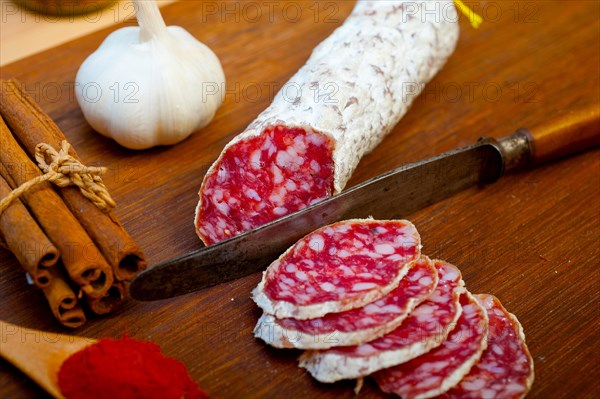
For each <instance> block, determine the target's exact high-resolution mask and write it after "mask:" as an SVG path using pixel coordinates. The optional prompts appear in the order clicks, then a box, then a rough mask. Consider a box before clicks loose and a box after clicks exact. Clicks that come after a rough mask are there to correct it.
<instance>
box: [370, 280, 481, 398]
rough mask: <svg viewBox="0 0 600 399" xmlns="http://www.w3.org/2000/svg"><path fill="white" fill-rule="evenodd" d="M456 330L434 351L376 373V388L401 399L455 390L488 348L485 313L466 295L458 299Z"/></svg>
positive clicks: (474, 300) (432, 395) (429, 396)
mask: <svg viewBox="0 0 600 399" xmlns="http://www.w3.org/2000/svg"><path fill="white" fill-rule="evenodd" d="M461 306H462V314H461V315H460V318H459V319H458V323H457V325H456V328H455V329H454V330H452V332H451V333H450V334H449V335H448V338H447V339H446V340H445V341H444V342H443V343H442V345H440V346H438V347H437V348H435V349H433V350H431V351H429V352H427V353H426V354H424V355H421V356H419V357H417V358H415V359H412V360H410V361H408V362H406V363H402V364H400V365H398V366H395V367H391V368H388V369H384V370H381V371H378V372H377V373H375V374H373V377H374V378H375V380H376V381H377V384H379V387H380V388H381V389H382V390H383V391H384V392H387V393H394V394H396V395H399V396H401V397H402V399H426V398H432V397H434V396H436V395H439V394H441V393H444V392H446V391H448V390H449V389H450V388H452V387H454V386H456V385H457V384H458V383H459V382H460V380H461V379H462V378H463V377H464V376H465V375H466V374H467V373H468V372H469V370H471V367H473V365H474V364H475V363H476V362H477V361H478V360H479V359H480V358H481V354H482V353H483V351H484V350H485V348H486V346H487V331H488V317H487V313H486V310H485V309H484V308H483V307H482V306H481V305H480V304H479V303H478V302H477V300H476V299H475V298H473V296H472V295H471V294H469V293H468V292H466V293H465V294H463V295H462V296H461Z"/></svg>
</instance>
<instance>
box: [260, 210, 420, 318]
mask: <svg viewBox="0 0 600 399" xmlns="http://www.w3.org/2000/svg"><path fill="white" fill-rule="evenodd" d="M420 247H421V245H420V237H419V234H418V233H417V230H416V228H415V226H414V225H413V224H412V223H410V222H408V221H405V220H397V221H376V220H371V219H364V220H348V221H343V222H338V223H334V224H332V225H329V226H325V227H323V228H321V229H319V230H316V231H314V232H313V233H311V234H309V235H307V236H305V237H304V238H302V239H301V240H300V241H298V242H297V243H296V244H294V245H293V246H292V247H291V248H290V249H288V250H287V251H286V252H285V253H284V254H283V255H282V256H281V257H280V258H279V259H277V260H276V261H275V262H273V263H272V264H271V265H270V266H269V267H268V268H267V270H266V271H265V272H264V273H263V278H262V281H261V282H260V284H259V285H258V286H257V287H256V289H255V290H254V291H253V298H254V301H255V302H256V304H257V305H258V306H259V307H261V308H262V309H263V310H264V311H265V313H268V314H272V315H274V316H275V317H277V318H286V317H292V318H295V319H299V320H304V319H314V318H317V317H322V316H325V315H326V314H328V313H334V312H343V311H346V310H350V309H354V308H358V307H362V306H364V305H366V304H368V303H371V302H373V301H376V300H378V299H380V298H382V297H383V296H385V295H386V294H388V293H389V292H391V291H392V290H394V289H395V288H396V287H397V286H398V284H399V283H400V280H401V279H402V277H404V275H405V274H406V273H407V271H408V269H409V268H410V266H411V265H410V263H411V262H414V261H416V260H417V259H418V258H419V256H420Z"/></svg>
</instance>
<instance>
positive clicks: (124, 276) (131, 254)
mask: <svg viewBox="0 0 600 399" xmlns="http://www.w3.org/2000/svg"><path fill="white" fill-rule="evenodd" d="M0 113H1V114H2V117H3V118H4V119H5V120H6V123H7V124H8V125H9V126H10V128H11V130H12V132H13V134H14V135H15V137H17V139H18V140H19V141H20V142H21V144H22V145H23V147H24V148H25V150H26V151H27V153H29V155H30V156H31V157H32V158H33V154H34V153H35V146H36V145H37V144H39V143H41V142H44V143H48V144H50V145H51V146H53V147H54V148H59V147H60V144H61V142H62V141H63V140H66V137H65V135H64V134H63V132H62V131H61V130H60V129H59V127H58V126H57V125H56V124H55V123H54V121H53V120H52V119H51V118H50V117H49V116H48V115H47V114H46V113H44V111H43V110H42V109H41V108H40V107H39V105H38V104H37V103H36V102H35V101H34V100H33V99H32V98H31V97H30V96H29V95H27V94H26V93H25V92H24V91H23V90H22V86H21V84H20V83H19V82H17V81H16V80H0ZM69 153H70V155H72V156H73V157H75V158H77V159H78V160H80V159H79V157H78V156H77V153H76V152H75V150H74V149H73V147H71V150H70V152H69ZM80 161H81V160H80ZM60 194H61V196H62V197H63V199H64V201H65V203H66V204H67V205H68V207H69V208H70V209H71V212H73V214H74V215H75V216H76V217H77V219H78V220H79V222H80V223H81V224H82V225H83V226H84V227H85V229H86V231H87V232H88V233H89V235H90V237H92V239H93V240H94V242H95V243H96V244H97V245H98V247H99V248H100V250H101V251H102V254H103V255H104V257H105V258H106V260H107V261H108V263H109V264H110V265H111V267H112V268H113V272H114V275H115V278H116V279H117V280H121V281H129V280H131V279H132V278H133V276H135V275H136V274H137V273H138V272H139V271H141V270H143V269H145V268H146V266H147V264H146V260H145V258H144V254H143V253H142V250H141V249H140V248H139V246H138V245H137V244H136V242H135V241H134V240H133V238H131V236H130V235H129V234H128V233H127V232H126V231H125V229H124V228H123V226H122V225H121V223H120V222H119V220H118V219H117V217H116V215H115V214H114V213H112V212H107V213H104V212H102V211H101V210H99V209H98V208H96V206H94V205H93V204H92V203H91V202H90V201H89V200H88V199H86V198H85V197H84V196H83V195H82V194H81V193H80V192H79V190H77V189H76V188H73V187H66V188H62V189H60Z"/></svg>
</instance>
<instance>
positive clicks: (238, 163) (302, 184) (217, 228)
mask: <svg viewBox="0 0 600 399" xmlns="http://www.w3.org/2000/svg"><path fill="white" fill-rule="evenodd" d="M333 147H334V144H333V141H332V140H331V139H330V138H329V137H328V136H326V135H324V134H321V133H318V132H315V131H313V130H312V129H304V128H300V127H286V126H271V127H267V128H266V129H265V130H264V131H263V132H262V133H261V134H260V135H258V136H255V137H251V138H247V139H244V140H239V141H237V142H234V143H232V144H231V145H229V146H228V147H227V148H226V149H225V150H224V152H223V153H222V154H221V156H220V157H219V159H218V161H217V162H216V163H215V164H214V165H213V166H212V168H211V170H209V172H208V173H207V174H206V177H205V180H204V182H203V184H202V187H201V189H200V193H199V196H200V202H199V203H198V208H197V210H196V231H197V233H198V235H199V237H200V238H201V239H202V241H204V243H205V244H207V245H211V244H215V243H217V242H219V241H222V240H225V239H228V238H231V237H234V236H236V235H238V234H241V233H243V232H244V231H247V230H251V229H253V228H256V227H259V226H262V225H264V224H267V223H269V222H271V221H273V220H275V219H279V218H281V217H283V216H285V215H288V214H290V213H293V212H296V211H298V210H300V209H303V208H305V207H306V206H308V205H311V204H313V203H315V202H318V201H320V200H323V199H325V198H327V197H329V196H331V195H332V194H333V158H332V152H333Z"/></svg>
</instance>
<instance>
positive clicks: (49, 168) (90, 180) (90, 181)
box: [0, 140, 116, 214]
mask: <svg viewBox="0 0 600 399" xmlns="http://www.w3.org/2000/svg"><path fill="white" fill-rule="evenodd" d="M70 147H71V145H70V144H69V143H68V142H67V141H66V140H63V141H62V143H61V148H60V151H56V150H55V149H54V148H52V146H50V145H48V144H46V143H40V144H38V145H37V146H35V159H36V161H37V162H38V166H39V167H40V169H41V170H42V171H43V172H44V174H43V175H41V176H38V177H35V178H33V179H31V180H29V181H27V182H25V183H23V184H21V185H20V186H19V187H17V188H16V189H14V190H13V191H11V192H10V194H8V195H7V196H6V198H3V199H2V201H0V214H1V213H2V212H4V211H5V210H6V208H8V206H9V205H10V204H11V203H12V202H13V201H14V200H15V199H17V198H19V196H21V195H22V194H23V193H25V192H27V190H29V189H31V188H32V187H34V186H35V185H37V184H39V183H42V182H45V181H48V182H50V183H53V184H56V185H57V186H59V187H67V186H71V185H74V186H77V187H79V191H81V193H82V194H83V196H84V197H86V198H87V199H89V200H90V201H92V203H93V204H94V205H96V207H98V208H99V209H100V210H102V211H103V212H108V211H110V210H111V209H112V208H114V207H115V205H116V204H115V201H114V200H113V199H112V198H111V196H110V194H109V193H108V190H107V189H106V186H105V185H104V183H103V182H102V177H101V176H102V175H103V174H105V173H106V171H107V169H106V168H104V167H96V166H85V165H83V164H82V163H81V162H79V161H78V160H77V159H75V158H74V157H72V156H71V155H69V148H70ZM48 161H49V162H48Z"/></svg>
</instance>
